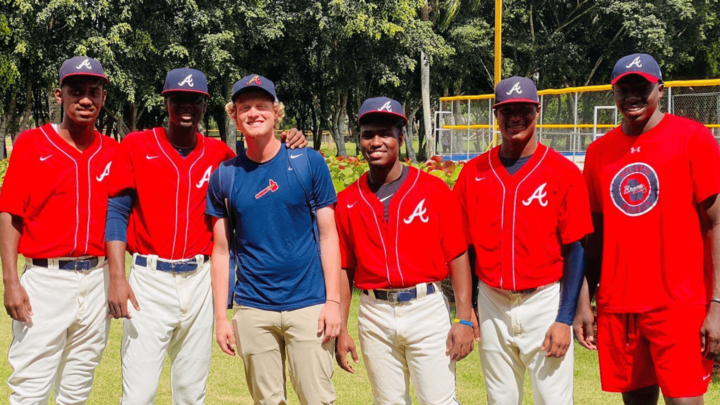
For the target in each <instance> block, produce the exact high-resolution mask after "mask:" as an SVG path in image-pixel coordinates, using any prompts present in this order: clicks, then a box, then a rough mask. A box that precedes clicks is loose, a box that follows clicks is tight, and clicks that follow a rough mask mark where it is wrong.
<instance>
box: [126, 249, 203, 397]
mask: <svg viewBox="0 0 720 405" xmlns="http://www.w3.org/2000/svg"><path fill="white" fill-rule="evenodd" d="M199 260H200V262H202V256H200V259H199ZM149 262H152V261H151V260H149ZM128 281H129V283H130V286H131V287H132V289H133V292H134V293H135V298H137V301H138V305H140V311H136V310H135V308H133V307H132V304H130V303H129V302H128V309H129V311H130V315H131V316H132V319H124V320H123V343H122V379H123V399H122V403H123V404H126V405H149V404H152V403H153V402H154V400H155V394H156V393H157V388H158V383H159V380H160V372H161V371H162V367H163V363H164V362H165V354H166V353H167V355H168V356H169V357H170V362H171V364H172V369H171V377H170V384H171V392H172V400H173V404H183V405H186V404H187V405H191V404H192V405H195V404H202V403H204V402H205V385H206V383H207V377H208V373H209V372H210V358H211V352H212V328H213V305H212V304H213V302H212V289H211V285H210V262H209V261H207V262H204V263H203V264H202V266H200V267H199V268H198V269H197V270H195V271H191V272H187V273H172V272H166V271H160V270H153V269H151V268H147V267H142V266H137V265H135V256H133V267H132V270H131V271H130V276H129V277H128Z"/></svg>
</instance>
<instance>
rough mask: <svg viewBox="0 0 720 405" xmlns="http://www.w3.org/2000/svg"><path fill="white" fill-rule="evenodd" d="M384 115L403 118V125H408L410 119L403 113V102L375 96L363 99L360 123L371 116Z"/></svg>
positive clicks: (359, 115) (359, 117)
mask: <svg viewBox="0 0 720 405" xmlns="http://www.w3.org/2000/svg"><path fill="white" fill-rule="evenodd" d="M383 115H384V116H390V117H397V118H402V120H403V125H407V122H408V119H407V117H405V114H403V107H402V104H400V103H399V102H397V101H395V100H393V99H391V98H387V97H375V98H369V99H367V100H365V101H363V103H362V105H361V106H360V112H359V113H358V124H360V125H362V124H363V121H367V119H368V118H369V117H372V116H383ZM363 118H364V119H363Z"/></svg>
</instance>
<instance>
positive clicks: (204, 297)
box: [168, 262, 213, 405]
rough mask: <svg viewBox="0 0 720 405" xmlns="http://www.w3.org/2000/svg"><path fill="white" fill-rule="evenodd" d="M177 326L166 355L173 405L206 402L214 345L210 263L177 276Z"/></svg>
mask: <svg viewBox="0 0 720 405" xmlns="http://www.w3.org/2000/svg"><path fill="white" fill-rule="evenodd" d="M175 282H176V283H177V291H178V300H179V303H180V325H179V326H178V327H177V328H176V329H175V332H174V334H173V337H172V339H171V340H170V345H169V347H168V355H169V356H170V361H171V363H172V370H171V373H170V381H171V382H170V385H171V388H172V399H173V404H175V405H194V404H202V403H204V402H205V387H206V385H207V379H208V374H209V373H210V359H211V358H212V343H213V298H212V287H211V285H210V262H208V263H205V264H204V265H203V266H202V267H201V269H200V270H198V271H196V272H192V273H187V274H176V275H175Z"/></svg>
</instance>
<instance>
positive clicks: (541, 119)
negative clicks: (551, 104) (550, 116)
mask: <svg viewBox="0 0 720 405" xmlns="http://www.w3.org/2000/svg"><path fill="white" fill-rule="evenodd" d="M543 97H545V96H544V95H542V96H540V131H538V132H539V134H538V135H540V136H538V142H542V133H543V127H542V124H543V112H544V111H545V106H544V105H543V101H544V99H543Z"/></svg>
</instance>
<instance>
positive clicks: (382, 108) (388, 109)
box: [377, 101, 392, 112]
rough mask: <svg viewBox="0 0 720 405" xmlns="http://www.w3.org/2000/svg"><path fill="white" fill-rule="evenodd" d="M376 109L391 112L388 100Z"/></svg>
mask: <svg viewBox="0 0 720 405" xmlns="http://www.w3.org/2000/svg"><path fill="white" fill-rule="evenodd" d="M377 110H378V111H383V110H386V111H387V112H392V107H391V106H390V102H389V101H388V102H387V103H385V104H383V106H382V107H380V108H378V109H377Z"/></svg>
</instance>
